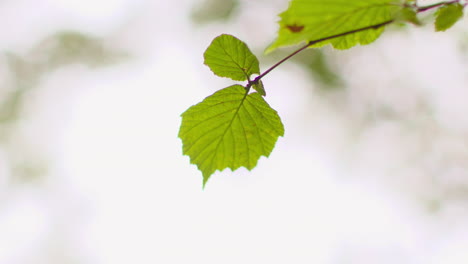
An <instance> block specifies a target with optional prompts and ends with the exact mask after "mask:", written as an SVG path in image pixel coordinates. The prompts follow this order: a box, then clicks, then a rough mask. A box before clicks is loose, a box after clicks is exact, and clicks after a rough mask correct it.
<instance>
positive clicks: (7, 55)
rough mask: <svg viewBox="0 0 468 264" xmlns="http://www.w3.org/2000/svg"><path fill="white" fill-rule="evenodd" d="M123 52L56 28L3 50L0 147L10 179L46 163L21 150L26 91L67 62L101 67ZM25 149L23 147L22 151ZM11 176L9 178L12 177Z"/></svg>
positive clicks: (23, 177) (23, 178)
mask: <svg viewBox="0 0 468 264" xmlns="http://www.w3.org/2000/svg"><path fill="white" fill-rule="evenodd" d="M125 57H126V54H124V53H122V52H120V51H117V50H114V49H112V48H111V47H110V46H107V45H105V40H104V39H100V38H96V37H92V36H88V35H85V34H82V33H80V32H74V31H65V32H59V33H57V34H54V35H52V36H49V37H47V38H45V39H44V40H42V41H40V42H39V43H37V44H36V45H33V46H32V48H31V49H30V50H29V51H28V52H27V53H26V54H22V55H19V54H16V53H12V52H4V53H3V56H1V57H0V62H1V63H2V64H3V65H4V68H5V69H6V70H5V73H4V75H5V76H4V77H5V79H6V80H7V81H4V82H3V83H2V86H1V87H0V94H1V98H0V150H2V151H4V152H5V153H6V160H7V162H9V163H11V164H9V167H10V168H11V169H10V175H12V176H13V177H14V178H15V179H14V182H31V180H32V179H37V178H39V177H40V176H41V175H44V174H45V172H46V171H47V169H46V166H45V165H44V164H43V163H44V162H41V160H43V159H42V158H40V157H35V156H34V155H32V154H31V155H29V154H28V153H23V154H22V155H17V154H18V152H19V153H21V149H22V148H23V147H24V146H18V144H17V143H15V142H22V141H23V140H21V139H20V138H18V137H21V136H20V134H21V133H17V132H18V131H17V129H18V128H17V121H18V120H19V119H20V118H21V117H22V116H23V115H25V114H30V113H25V112H26V111H25V105H26V103H27V102H26V98H27V95H28V92H30V91H31V90H32V89H34V88H35V87H36V86H37V85H38V84H39V83H40V81H41V79H42V78H43V77H45V76H46V75H47V74H48V73H50V72H52V71H54V70H56V69H58V68H60V67H64V66H67V65H70V64H76V63H80V64H85V65H87V66H89V67H102V66H106V65H111V64H113V63H116V62H119V61H120V60H121V59H123V58H125ZM25 152H27V151H25ZM12 180H13V179H12Z"/></svg>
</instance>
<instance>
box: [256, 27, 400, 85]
mask: <svg viewBox="0 0 468 264" xmlns="http://www.w3.org/2000/svg"><path fill="white" fill-rule="evenodd" d="M393 22H394V20H393V19H392V20H387V21H385V22H382V23H379V24H375V25H371V26H367V27H363V28H359V29H355V30H350V31H347V32H343V33H340V34H336V35H332V36H328V37H324V38H321V39H317V40H312V41H309V42H308V43H307V44H306V45H304V46H302V47H301V48H299V49H298V50H296V51H294V52H293V53H291V54H289V55H288V56H286V57H285V58H284V59H282V60H280V61H279V62H277V63H276V64H275V65H273V66H271V67H270V68H268V70H266V71H265V72H263V73H262V74H260V75H259V76H257V77H256V78H255V79H254V80H253V81H249V83H248V84H247V87H250V86H252V85H253V84H256V83H258V82H259V81H260V80H261V79H262V78H263V77H265V76H266V75H267V74H268V73H270V72H271V71H272V70H274V69H275V68H277V67H278V66H280V65H281V64H283V63H284V62H286V61H287V60H289V59H290V58H292V57H293V56H294V55H296V54H298V53H300V52H301V51H303V50H305V49H307V48H309V47H310V46H312V45H315V44H317V43H320V42H323V41H327V40H330V39H334V38H339V37H343V36H346V35H349V34H353V33H358V32H361V31H365V30H369V29H378V28H381V27H383V26H386V25H388V24H391V23H393Z"/></svg>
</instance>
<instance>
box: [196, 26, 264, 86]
mask: <svg viewBox="0 0 468 264" xmlns="http://www.w3.org/2000/svg"><path fill="white" fill-rule="evenodd" d="M203 56H204V58H205V64H206V65H207V66H208V67H210V69H211V71H212V72H213V73H214V74H216V75H218V76H220V77H228V78H231V79H233V80H235V81H245V80H248V79H249V77H250V75H252V74H259V73H260V66H259V62H258V59H257V57H255V55H254V54H253V53H252V52H251V51H250V50H249V47H247V45H246V44H245V43H244V42H242V41H240V40H239V39H237V38H236V37H234V36H231V35H226V34H223V35H220V36H218V37H216V38H215V39H214V40H213V42H211V44H210V46H209V47H208V48H207V49H206V51H205V53H204V55H203Z"/></svg>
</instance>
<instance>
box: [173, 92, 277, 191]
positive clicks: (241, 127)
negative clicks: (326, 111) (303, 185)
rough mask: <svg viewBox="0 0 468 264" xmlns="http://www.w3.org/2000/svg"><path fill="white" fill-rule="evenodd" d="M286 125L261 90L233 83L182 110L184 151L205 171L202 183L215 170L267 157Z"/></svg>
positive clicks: (251, 163) (252, 163)
mask: <svg viewBox="0 0 468 264" xmlns="http://www.w3.org/2000/svg"><path fill="white" fill-rule="evenodd" d="M283 134H284V127H283V124H282V123H281V119H280V117H279V116H278V113H277V112H276V111H275V110H274V109H273V108H271V107H270V106H269V105H268V103H267V102H266V101H265V100H264V99H263V97H262V96H261V95H260V94H258V93H250V94H248V92H247V91H246V90H245V88H244V87H243V86H241V85H233V86H230V87H227V88H225V89H222V90H220V91H218V92H216V93H214V94H213V95H211V96H209V97H207V98H205V99H204V100H203V101H202V102H201V103H199V104H197V105H194V106H192V107H190V108H189V109H187V111H185V112H184V113H183V114H182V124H181V126H180V130H179V138H181V139H182V144H183V154H184V155H188V156H189V157H190V161H191V163H192V164H196V165H197V166H198V169H199V170H200V171H201V172H202V173H203V186H205V184H206V182H207V181H208V179H209V178H210V176H211V175H212V174H213V173H214V172H215V171H216V170H220V171H222V170H224V169H226V168H230V169H231V170H236V169H238V168H240V167H245V168H247V169H249V170H251V169H253V168H254V167H255V166H256V165H257V161H258V159H260V157H261V156H265V157H268V156H269V155H270V153H271V151H272V150H273V148H274V146H275V144H276V141H277V140H278V137H279V136H283Z"/></svg>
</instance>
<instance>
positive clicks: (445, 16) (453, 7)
mask: <svg viewBox="0 0 468 264" xmlns="http://www.w3.org/2000/svg"><path fill="white" fill-rule="evenodd" d="M435 15H436V21H435V30H436V31H445V30H447V29H449V28H451V27H452V26H453V25H454V24H455V23H457V21H458V20H460V19H461V18H462V17H463V5H461V4H460V3H455V4H449V5H445V6H443V7H441V8H439V9H438V10H437V12H436V14H435Z"/></svg>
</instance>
